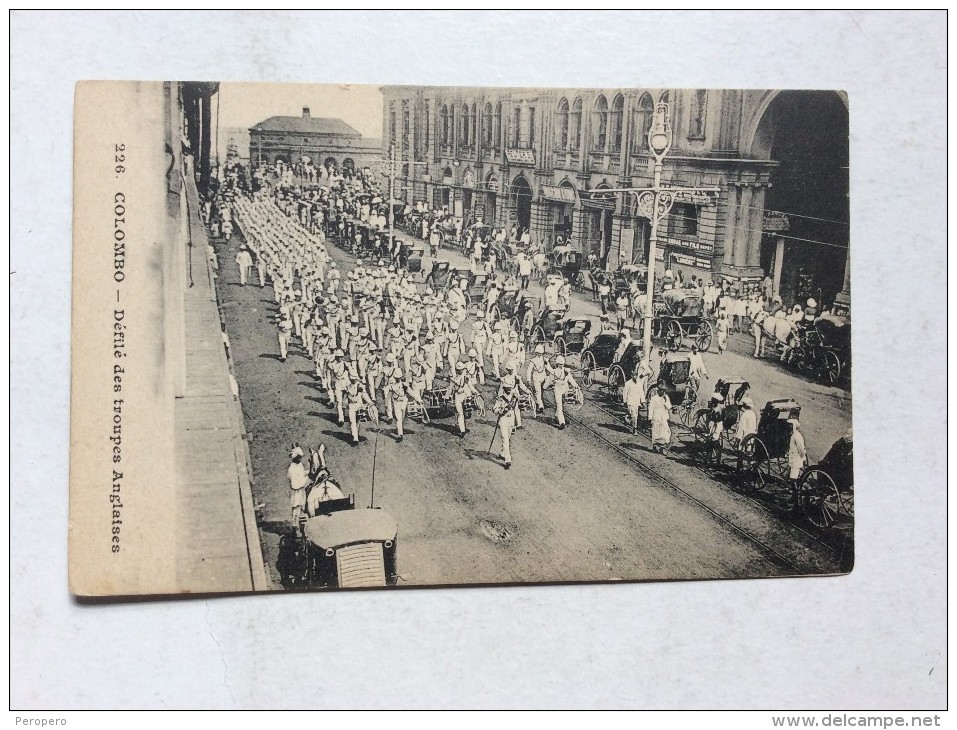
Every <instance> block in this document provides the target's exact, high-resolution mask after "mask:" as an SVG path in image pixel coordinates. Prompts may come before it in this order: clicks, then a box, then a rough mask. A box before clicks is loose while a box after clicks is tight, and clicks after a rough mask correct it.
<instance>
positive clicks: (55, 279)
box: [10, 12, 946, 710]
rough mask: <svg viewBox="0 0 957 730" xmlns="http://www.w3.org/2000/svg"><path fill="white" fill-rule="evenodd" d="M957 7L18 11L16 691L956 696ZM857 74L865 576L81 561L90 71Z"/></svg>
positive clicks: (412, 75) (146, 696)
mask: <svg viewBox="0 0 957 730" xmlns="http://www.w3.org/2000/svg"><path fill="white" fill-rule="evenodd" d="M945 33H946V15H945V14H944V13H942V12H937V13H894V14H888V13H822V12H796V13H781V12H765V13H742V12H692V13H679V12H670V13H657V12H649V13H631V12H603V13H596V12H591V13H576V14H563V13H549V14H547V15H542V14H536V13H510V14H488V13H479V14H467V13H448V12H419V13H410V14H398V15H396V14H385V13H331V14H321V15H320V14H300V13H287V12H275V13H256V14H221V13H206V14H197V13H187V14H180V13H164V14H159V15H156V14H144V13H112V12H111V13H96V14H90V13H86V14H83V13H23V12H16V13H14V14H13V15H12V18H11V42H12V48H11V61H10V62H11V74H12V78H11V82H12V91H11V123H12V129H11V135H12V140H11V143H12V144H11V147H12V149H11V158H10V162H11V165H12V172H13V177H12V184H11V194H12V235H11V259H12V260H11V265H10V266H11V270H13V271H15V272H16V273H14V274H12V275H11V277H10V286H11V307H12V309H11V327H12V331H11V337H12V342H11V344H12V355H11V387H12V393H11V395H12V399H11V410H12V418H11V445H12V449H11V469H12V485H11V490H10V491H11V510H12V511H11V515H10V522H11V533H10V561H11V564H10V568H11V573H10V580H11V590H10V611H11V616H10V618H11V630H12V633H11V647H10V650H11V661H12V663H11V680H10V681H11V693H12V694H11V704H12V707H13V708H14V709H21V710H26V709H41V708H64V709H65V708H138V707H158V708H162V707H170V708H207V707H209V708H230V707H235V708H265V707H322V708H332V707H599V708H600V707H639V708H672V707H684V708H741V709H744V708H766V709H773V708H780V709H798V708H820V709H831V708H834V709H852V708H858V709H860V708H892V709H933V708H936V709H939V708H942V707H943V706H944V703H945V690H946V641H945V631H946V605H945V599H946V594H945V580H946V550H945V545H946V476H945V458H946V457H945V455H946V443H945V421H946V412H945V408H946V405H945V400H944V397H943V385H944V383H945V379H946V365H945V349H944V348H945V327H946V316H945V295H946V294H945V293H946V269H945V256H946V247H945V241H946V237H945V230H946V229H945V224H946V200H945V195H946V193H945V182H946V180H945V170H946V158H945V149H946V121H945V113H946V108H945V104H946V97H945V94H946V90H945V81H946V45H945ZM95 78H128V79H222V80H264V81H311V82H332V83H380V84H385V83H433V84H462V85H464V84H488V85H516V86H557V85H561V86H596V85H597V86H646V85H647V86H654V87H678V86H693V87H696V88H702V87H762V88H825V89H845V90H846V91H847V92H848V94H849V97H850V110H851V117H850V118H851V211H852V229H851V230H852V249H853V284H852V291H853V307H854V336H855V338H854V394H853V395H854V397H853V400H854V423H855V439H856V441H857V459H856V466H857V470H858V473H857V476H856V483H857V493H858V498H857V505H856V512H857V565H856V568H855V570H854V572H853V573H852V574H851V575H850V576H848V577H843V578H832V579H809V578H806V579H796V580H750V581H734V582H701V583H678V584H638V585H600V586H574V587H571V586H569V587H531V588H518V587H516V588H482V589H474V588H473V589H454V590H453V589H444V590H438V589H430V590H414V591H389V592H371V593H359V594H338V595H329V594H325V595H323V594H313V595H271V596H251V597H226V598H213V599H209V600H204V599H193V600H179V601H148V602H133V603H112V604H106V605H92V606H91V605H79V604H78V603H77V602H75V601H74V600H73V598H72V597H71V596H70V594H69V591H68V589H67V580H66V572H67V560H66V557H67V556H66V534H67V513H66V505H67V493H68V451H69V449H68V443H69V442H68V430H69V369H70V359H69V353H70V349H69V347H70V318H69V317H70V266H71V215H72V211H71V188H72V183H71V175H72V163H71V160H72V148H71V145H72V123H73V117H72V102H73V86H74V83H75V82H76V81H77V80H80V79H95Z"/></svg>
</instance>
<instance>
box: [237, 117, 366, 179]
mask: <svg viewBox="0 0 957 730" xmlns="http://www.w3.org/2000/svg"><path fill="white" fill-rule="evenodd" d="M381 145H382V141H381V140H378V139H369V138H366V137H363V136H362V135H361V134H360V133H359V132H358V131H356V130H355V129H353V128H352V127H350V126H349V125H348V124H346V123H345V122H344V121H342V120H341V119H335V118H331V117H314V116H312V115H311V114H310V112H309V107H303V108H302V116H301V117H282V116H277V117H269V119H265V120H263V121H261V122H259V124H256V125H254V126H252V127H250V128H249V156H250V158H251V160H252V162H253V164H254V165H255V166H257V167H258V166H259V165H263V164H267V165H275V164H276V162H277V161H278V160H282V161H283V162H285V163H286V164H292V165H294V164H297V163H299V162H302V161H311V162H312V164H314V165H316V166H318V165H324V166H325V167H327V168H335V169H337V170H340V171H342V172H346V171H354V170H358V169H362V168H364V167H368V166H369V165H370V164H371V163H372V162H374V161H377V160H379V156H380V154H381Z"/></svg>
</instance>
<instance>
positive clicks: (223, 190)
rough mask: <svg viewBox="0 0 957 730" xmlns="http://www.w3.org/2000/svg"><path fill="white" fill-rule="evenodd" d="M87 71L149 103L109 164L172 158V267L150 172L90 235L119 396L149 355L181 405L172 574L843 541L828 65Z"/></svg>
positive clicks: (424, 569)
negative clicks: (396, 73)
mask: <svg viewBox="0 0 957 730" xmlns="http://www.w3.org/2000/svg"><path fill="white" fill-rule="evenodd" d="M108 88H109V90H110V91H109V94H110V96H111V98H113V99H116V98H117V96H118V95H122V94H124V93H125V94H127V95H128V96H129V98H130V107H129V108H130V109H131V110H135V111H134V112H131V113H135V115H144V119H147V118H149V119H150V120H151V121H149V122H145V124H146V128H145V129H144V128H143V123H141V122H137V125H136V126H137V128H138V133H137V136H136V138H135V139H130V140H119V141H116V142H114V143H113V146H114V149H113V153H114V154H113V155H112V162H113V163H115V164H113V165H112V166H111V169H110V170H108V172H109V173H112V175H113V177H114V178H116V179H117V180H121V179H122V178H123V177H124V176H132V175H140V177H142V171H143V169H144V168H143V167H142V166H140V167H137V166H138V165H141V158H142V156H143V155H144V154H150V153H151V154H154V155H155V154H157V153H158V150H159V149H160V147H159V145H158V144H153V145H152V148H151V149H150V148H147V147H146V146H145V144H143V143H142V142H141V140H144V139H145V138H147V137H150V136H154V137H159V136H160V135H163V141H164V145H165V149H166V150H167V153H166V154H167V155H168V158H169V165H168V166H167V168H166V169H165V170H163V175H164V177H165V185H166V192H165V197H166V201H165V202H166V204H167V205H166V210H167V216H166V220H165V230H166V231H168V232H169V235H168V236H167V237H165V238H163V239H162V240H161V241H160V244H159V246H158V247H156V248H155V249H154V250H153V252H152V255H155V256H156V257H157V259H156V261H157V265H158V266H159V267H160V268H161V270H162V272H163V275H162V276H160V277H158V278H153V279H152V281H151V282H149V283H148V284H144V285H142V286H140V285H134V284H133V281H134V279H135V277H136V273H135V272H136V270H137V269H136V266H137V262H136V259H137V258H138V257H140V256H141V255H142V254H141V253H140V250H139V249H137V247H136V243H135V241H134V239H135V235H133V234H130V235H128V236H127V234H126V233H125V232H124V228H123V227H122V226H123V223H122V222H116V221H122V220H123V218H124V215H121V214H128V217H129V219H130V221H131V225H132V221H134V220H135V219H136V215H137V208H138V206H139V205H141V203H138V202H137V201H138V200H140V199H141V198H142V196H136V195H134V194H132V193H129V194H128V193H125V192H122V191H121V192H120V193H117V194H115V195H114V194H113V191H112V189H109V195H112V196H113V199H112V200H108V201H107V202H108V203H114V204H115V205H113V206H112V208H113V210H112V213H111V215H113V214H115V215H114V216H113V217H114V219H115V221H114V233H116V232H120V233H123V237H125V238H126V239H129V241H130V242H129V243H126V242H125V241H124V240H118V241H116V245H115V246H114V247H113V249H102V248H101V249H100V253H101V254H102V255H103V256H105V257H106V260H107V261H108V263H109V264H110V265H112V266H113V267H114V273H119V274H122V275H123V277H125V278H123V277H121V279H122V280H118V281H117V282H116V287H115V288H116V291H117V297H116V298H117V300H118V302H119V304H120V305H122V304H124V303H125V302H126V301H127V299H129V302H130V305H129V307H128V308H124V307H122V306H117V307H114V308H113V315H114V319H115V320H116V321H115V323H114V324H115V325H116V329H117V334H116V337H115V338H114V343H113V344H114V348H113V349H114V352H113V355H114V356H115V357H121V358H122V359H120V360H118V361H117V360H115V359H114V363H116V362H119V363H121V364H115V365H114V368H113V370H109V369H103V370H101V372H102V373H103V374H104V375H105V376H106V377H107V378H108V379H109V380H110V382H112V383H114V384H115V385H117V386H121V387H122V388H124V389H128V390H125V391H124V392H126V393H128V395H127V396H126V399H125V403H124V404H123V405H119V404H115V408H112V409H111V413H112V416H117V417H121V416H122V417H124V418H129V416H125V415H124V414H123V413H120V411H121V410H122V411H124V412H125V411H129V409H133V408H135V407H136V406H137V404H138V401H139V399H141V398H142V397H143V395H142V392H141V390H132V387H133V386H132V385H129V384H128V383H130V382H135V381H134V380H133V378H136V377H137V376H138V375H139V374H142V373H143V370H144V368H149V369H151V370H153V371H154V375H155V377H157V378H160V379H162V384H163V386H164V388H165V391H166V392H165V395H163V396H157V397H161V398H164V399H166V400H167V401H169V400H172V401H173V403H174V405H173V406H172V411H171V413H170V416H171V417H170V418H169V419H168V420H167V421H166V422H165V423H164V424H163V425H162V426H156V425H154V426H153V427H152V429H151V433H150V443H149V449H150V450H151V451H152V452H153V453H154V454H156V453H161V452H163V450H162V449H160V448H158V446H157V440H162V438H163V434H162V433H160V431H162V430H163V429H164V428H165V429H169V430H170V431H171V433H170V434H169V435H168V440H169V442H170V444H171V454H172V460H173V461H174V462H175V472H171V476H172V479H171V483H170V491H169V492H168V494H167V506H168V509H169V513H168V514H169V515H170V516H171V524H172V525H173V527H172V529H173V540H172V542H171V544H170V541H169V536H168V533H165V537H164V544H165V546H166V550H168V551H169V553H171V554H169V555H167V558H166V559H167V560H168V559H169V558H172V561H171V562H170V563H169V567H168V570H167V578H168V579H169V580H170V583H168V586H170V587H171V589H172V590H176V591H182V590H188V591H190V592H210V591H212V592H215V591H244V590H278V589H290V590H298V589H307V588H359V587H362V588H365V587H376V586H397V587H404V586H422V585H465V584H510V583H561V582H591V581H643V580H689V579H715V578H758V577H761V578H764V577H767V578H770V577H780V576H801V575H831V574H840V573H846V572H848V571H850V570H851V569H852V566H853V562H854V478H853V467H852V462H853V435H852V419H851V410H852V398H851V377H852V374H851V362H852V357H851V311H852V307H851V292H850V255H849V241H850V230H851V226H850V220H849V205H850V201H849V187H848V180H849V178H848V174H849V157H848V118H849V111H848V110H849V104H850V102H849V99H848V97H847V95H846V94H845V93H844V92H842V91H839V90H838V91H833V90H785V91H781V90H753V89H752V90H735V89H660V88H657V89H655V88H652V89H641V88H639V89H635V88H567V89H566V88H493V87H434V86H381V87H375V86H326V85H306V84H302V85H299V84H297V85H269V84H252V83H218V82H182V83H180V82H168V83H164V84H158V83H153V84H146V85H133V84H128V85H123V84H118V85H116V84H114V85H111V86H109V87H108ZM98 91H99V92H105V91H106V87H102V86H97V85H91V86H88V87H84V85H82V84H81V85H80V86H79V87H78V106H80V105H83V104H86V103H90V101H91V100H92V99H94V98H95V95H96V93H97V92H98ZM152 106H155V107H156V109H155V113H154V114H152V115H150V107H152ZM85 124H87V121H86V120H85V119H84V118H80V119H79V120H78V125H85ZM150 125H153V126H152V128H151V127H150ZM85 132H86V129H85V128H84V129H80V128H78V129H77V134H78V136H79V135H82V134H83V133H85ZM78 138H79V137H78ZM138 145H139V147H140V148H139V149H138V148H137V146H138ZM85 146H86V147H87V148H89V147H90V145H85ZM158 167H159V168H161V167H162V165H159V166H158ZM117 171H120V172H117ZM83 172H84V171H83V170H81V169H78V175H80V174H83ZM147 182H149V181H147ZM154 182H155V181H154ZM78 185H79V180H78ZM154 187H155V185H154ZM92 189H93V190H94V191H97V190H99V191H104V190H107V189H106V188H102V187H98V186H97V187H94V188H92ZM147 199H148V198H147ZM95 206H96V203H94V202H93V201H92V200H91V207H95ZM88 209H89V208H87V207H86V206H85V207H84V211H83V212H85V211H86V210H88ZM124 244H125V249H124V248H123V247H124ZM118 257H119V258H118ZM122 257H125V259H124V258H122ZM117 267H119V268H117ZM83 303H84V304H85V300H84V302H83ZM112 306H113V305H112V304H111V307H112ZM151 308H152V315H150V314H147V310H149V309H151ZM85 314H86V313H85ZM107 314H110V312H107ZM127 327H128V329H127ZM144 328H145V329H144ZM150 328H161V329H156V330H154V331H153V332H152V335H153V336H152V337H151V338H150V340H149V341H150V342H154V343H155V341H156V339H157V338H161V339H163V343H164V347H163V348H162V352H161V357H160V359H159V360H153V361H150V362H147V363H145V364H143V365H137V364H135V363H136V361H137V358H139V357H141V355H140V352H139V351H137V350H136V349H135V348H136V346H137V343H139V344H144V343H145V335H146V333H147V332H150ZM122 348H127V349H126V351H125V352H124V351H123V350H122ZM108 349H109V348H108ZM108 354H109V353H108ZM125 369H127V370H128V371H127V372H124V370H125ZM82 377H83V378H84V381H85V382H89V381H88V380H87V374H86V373H85V372H84V375H83V376H82ZM121 384H122V385H121ZM154 393H155V392H154ZM160 405H162V404H160ZM86 415H87V414H86V413H84V414H81V415H80V416H79V417H80V418H85V417H86ZM112 416H111V417H112ZM114 421H115V419H114ZM119 428H120V427H119V425H118V424H117V425H116V429H115V430H116V433H115V434H114V436H115V438H114V442H113V445H114V447H115V448H114V449H113V453H114V455H115V452H117V451H122V449H123V448H125V447H123V446H122V445H120V444H119V443H118V442H119V440H120V439H121V435H120V433H119ZM131 428H132V426H130V427H128V428H127V435H125V436H123V437H122V438H126V439H127V441H129V440H131V439H135V438H136V437H137V434H135V433H133V432H131V431H130V429H131ZM75 431H76V432H78V433H79V432H88V433H94V432H95V429H89V430H87V429H81V428H77V427H75ZM132 448H133V449H134V450H135V448H136V443H135V442H134V443H133V446H132ZM120 458H121V459H122V458H123V457H122V456H120ZM120 463H122V461H121V462H120ZM170 467H172V464H170ZM131 468H132V467H131ZM108 471H112V472H113V473H114V474H122V470H121V469H118V468H114V467H110V468H109V470H108ZM103 483H104V482H100V484H103ZM129 483H130V480H129V479H128V478H127V477H125V476H116V477H114V478H113V479H112V480H111V481H110V485H109V486H110V490H111V493H110V498H111V499H115V501H116V508H115V509H114V514H113V517H114V521H122V524H114V521H111V523H110V534H111V541H110V542H109V545H108V546H109V547H110V548H112V547H113V546H119V549H120V550H121V551H122V550H127V549H128V548H127V547H126V545H129V544H133V543H130V542H128V541H129V540H132V541H135V540H136V539H138V537H139V535H140V533H139V529H140V527H139V526H138V525H137V524H136V520H137V519H138V518H137V517H136V515H137V509H138V508H137V506H135V505H133V504H132V502H134V501H135V500H136V499H137V498H138V495H137V494H136V493H134V492H133V491H132V490H131V489H130V488H129V487H127V486H126V485H128V484H129ZM74 489H76V490H80V491H82V495H81V496H83V497H84V498H85V497H86V494H87V493H86V491H85V486H84V484H76V483H75V484H74ZM206 501H210V502H215V503H216V505H217V508H216V509H215V510H209V509H206V508H204V507H200V505H203V504H204V503H205V502H206ZM121 507H122V509H121ZM197 507H200V508H199V509H197ZM150 509H151V510H155V505H151V508H150ZM123 513H125V515H126V516H125V519H123ZM151 521H152V522H154V523H156V522H157V519H156V513H155V512H153V513H152V518H151ZM124 543H126V545H124ZM85 548H86V545H84V549H85ZM78 560H79V561H82V560H85V558H83V557H75V558H74V565H76V562H77V561H78ZM137 565H138V563H137ZM83 570H84V567H83V566H80V567H78V568H77V572H83ZM94 572H95V571H94ZM162 573H163V571H159V574H162ZM93 578H94V579H98V578H99V577H98V576H96V575H93ZM156 579H157V580H158V578H156ZM79 590H80V592H83V590H84V589H83V588H79ZM110 590H112V589H110ZM153 590H155V591H156V592H163V591H162V590H161V589H159V588H158V587H156V586H155V585H152V584H151V583H150V582H149V581H147V582H145V583H143V584H140V585H138V586H137V587H136V588H135V590H134V592H146V591H153Z"/></svg>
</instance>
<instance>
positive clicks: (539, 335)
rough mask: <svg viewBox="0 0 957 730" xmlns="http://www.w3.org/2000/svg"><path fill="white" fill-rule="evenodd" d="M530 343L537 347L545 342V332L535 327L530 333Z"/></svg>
mask: <svg viewBox="0 0 957 730" xmlns="http://www.w3.org/2000/svg"><path fill="white" fill-rule="evenodd" d="M532 341H533V342H534V343H535V344H536V345H537V344H538V343H540V342H542V343H543V342H545V330H544V329H542V328H541V327H536V328H535V330H534V331H533V332H532Z"/></svg>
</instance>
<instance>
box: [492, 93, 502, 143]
mask: <svg viewBox="0 0 957 730" xmlns="http://www.w3.org/2000/svg"><path fill="white" fill-rule="evenodd" d="M493 144H494V145H495V146H496V147H501V146H502V102H499V103H498V104H496V105H495V141H494V143H493Z"/></svg>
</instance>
